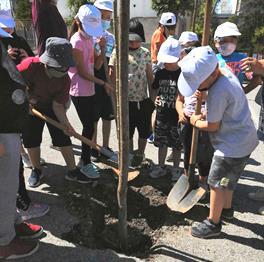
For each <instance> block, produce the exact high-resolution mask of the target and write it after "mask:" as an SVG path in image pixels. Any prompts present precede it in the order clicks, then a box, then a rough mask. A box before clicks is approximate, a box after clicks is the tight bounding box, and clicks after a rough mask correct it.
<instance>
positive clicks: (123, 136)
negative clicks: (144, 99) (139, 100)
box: [117, 0, 130, 250]
mask: <svg viewBox="0 0 264 262" xmlns="http://www.w3.org/2000/svg"><path fill="white" fill-rule="evenodd" d="M129 7H130V1H129V0H127V1H124V0H120V1H119V18H120V19H119V24H118V29H119V30H118V31H119V36H118V37H119V41H118V50H119V58H118V63H119V104H120V137H119V143H120V161H119V169H120V171H121V173H120V177H119V181H118V189H117V199H118V208H119V212H118V219H119V222H118V223H119V226H118V229H119V239H120V244H121V248H122V249H123V250H126V249H127V240H128V238H127V176H128V164H129V163H128V162H129V132H128V130H129V107H128V27H129ZM121 32H122V35H121Z"/></svg>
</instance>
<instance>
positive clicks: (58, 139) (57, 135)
mask: <svg viewBox="0 0 264 262" xmlns="http://www.w3.org/2000/svg"><path fill="white" fill-rule="evenodd" d="M40 111H41V113H43V114H44V115H46V116H48V117H50V118H52V119H53V120H55V121H58V119H57V117H56V115H55V114H54V112H53V110H52V109H41V110H40ZM46 124H47V127H48V130H49V133H50V136H51V139H52V144H53V146H57V147H64V146H70V145H71V139H70V138H69V137H68V136H67V135H65V134H64V132H63V131H61V130H60V129H58V128H56V127H54V126H53V125H51V124H49V123H46ZM44 125H45V121H44V120H42V119H40V118H38V117H36V116H33V115H30V116H29V118H28V120H27V123H26V125H25V128H24V130H23V132H22V138H23V144H24V146H25V148H33V147H39V146H40V144H41V142H42V133H43V128H44Z"/></svg>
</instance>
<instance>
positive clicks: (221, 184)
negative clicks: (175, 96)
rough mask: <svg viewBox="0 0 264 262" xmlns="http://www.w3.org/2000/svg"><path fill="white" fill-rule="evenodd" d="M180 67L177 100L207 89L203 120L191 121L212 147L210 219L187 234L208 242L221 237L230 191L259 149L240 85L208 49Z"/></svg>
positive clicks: (193, 53)
mask: <svg viewBox="0 0 264 262" xmlns="http://www.w3.org/2000/svg"><path fill="white" fill-rule="evenodd" d="M180 67H181V70H182V73H181V75H180V77H179V81H178V86H179V91H180V93H181V94H182V95H184V96H186V97H189V96H191V95H193V94H194V93H195V91H196V90H197V89H199V91H205V90H208V97H207V120H205V119H204V117H203V115H192V116H191V119H190V122H191V124H192V125H193V126H195V127H196V128H199V130H202V131H208V132H209V134H210V139H211V142H212V146H213V147H214V157H213V161H212V165H211V168H210V173H209V177H208V184H209V185H210V188H211V190H210V214H209V217H208V218H207V219H206V220H204V221H203V222H201V223H199V224H197V225H194V226H193V227H192V229H191V234H192V235H193V236H194V237H199V238H209V237H212V236H217V235H220V233H221V228H222V223H221V214H222V212H223V211H225V212H229V213H233V208H232V199H233V192H234V189H235V187H236V185H237V182H238V179H239V177H240V175H241V174H242V172H243V170H244V168H245V166H246V163H247V160H248V158H249V156H250V154H251V153H252V151H253V150H254V149H255V148H256V146H257V144H258V141H257V132H256V129H255V126H254V123H253V121H252V119H251V114H250V110H249V106H248V102H247V98H246V96H245V94H244V91H243V89H242V88H241V85H240V83H239V81H238V80H237V78H236V77H235V76H234V75H233V74H232V73H230V72H229V71H224V70H220V69H219V67H218V60H217V57H216V55H215V54H214V52H213V50H212V49H211V47H209V46H206V47H197V48H195V49H193V50H192V51H191V52H190V53H189V54H188V55H187V56H186V57H185V58H184V59H183V60H182V61H181V63H180Z"/></svg>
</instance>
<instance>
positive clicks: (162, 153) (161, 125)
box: [150, 38, 182, 178]
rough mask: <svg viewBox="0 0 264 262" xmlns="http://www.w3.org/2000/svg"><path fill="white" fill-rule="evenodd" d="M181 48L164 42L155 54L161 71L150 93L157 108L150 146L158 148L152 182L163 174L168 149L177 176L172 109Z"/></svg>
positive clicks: (173, 42)
mask: <svg viewBox="0 0 264 262" xmlns="http://www.w3.org/2000/svg"><path fill="white" fill-rule="evenodd" d="M180 52H181V47H180V44H179V42H178V41H177V40H176V39H174V38H169V39H167V40H166V41H165V42H164V43H163V44H162V45H161V48H160V51H159V53H158V62H159V63H163V64H164V69H161V70H159V71H157V73H156V75H155V80H154V83H153V89H155V90H156V92H157V94H158V99H157V101H158V106H157V109H156V111H157V114H156V122H155V127H154V145H155V146H156V147H158V148H159V165H158V166H157V167H156V168H155V169H154V170H153V171H152V172H151V173H150V176H151V177H152V178H159V177H162V176H164V175H166V174H167V171H166V166H165V165H164V164H165V159H166V156H167V149H168V147H171V148H172V153H173V165H174V167H175V168H176V172H175V173H176V176H177V177H179V176H180V172H181V171H180V169H179V162H180V156H181V151H180V150H181V148H182V146H181V142H180V139H179V135H178V119H179V117H178V114H177V111H176V108H175V103H176V98H177V94H178V87H177V81H178V78H179V75H180V73H181V71H180V68H179V67H178V60H179V57H180Z"/></svg>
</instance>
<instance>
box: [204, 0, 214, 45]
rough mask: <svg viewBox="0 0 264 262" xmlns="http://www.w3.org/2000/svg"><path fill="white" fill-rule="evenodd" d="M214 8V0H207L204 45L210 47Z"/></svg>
mask: <svg viewBox="0 0 264 262" xmlns="http://www.w3.org/2000/svg"><path fill="white" fill-rule="evenodd" d="M212 6H213V0H206V5H205V12H204V27H203V40H202V45H203V46H204V45H208V43H209V35H210V25H211V18H212Z"/></svg>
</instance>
